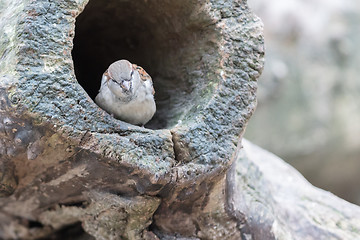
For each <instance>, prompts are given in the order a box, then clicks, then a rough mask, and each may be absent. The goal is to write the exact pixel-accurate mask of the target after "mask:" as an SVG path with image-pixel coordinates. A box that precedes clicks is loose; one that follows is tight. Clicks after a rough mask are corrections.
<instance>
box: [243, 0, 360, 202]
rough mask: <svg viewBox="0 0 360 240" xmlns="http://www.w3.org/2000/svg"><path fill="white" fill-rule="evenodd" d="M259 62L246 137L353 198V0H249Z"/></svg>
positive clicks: (357, 123)
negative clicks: (257, 21) (260, 47)
mask: <svg viewBox="0 0 360 240" xmlns="http://www.w3.org/2000/svg"><path fill="white" fill-rule="evenodd" d="M248 4H249V6H250V7H251V8H252V9H253V10H254V12H255V13H256V14H257V15H258V16H259V17H260V18H261V19H262V21H263V23H264V34H265V46H266V54H265V59H266V60H265V69H264V72H263V74H262V76H261V78H260V79H259V89H258V107H257V110H256V112H255V114H254V116H253V117H252V118H251V120H250V122H249V125H248V127H247V130H246V134H245V138H247V139H249V140H250V141H252V142H254V143H256V144H258V145H259V146H261V147H263V148H265V149H267V150H269V151H271V152H273V153H275V154H276V155H278V156H280V157H281V158H283V159H284V160H286V161H287V162H289V163H290V164H291V165H292V166H294V167H295V168H297V169H298V170H299V171H300V172H301V173H302V174H303V175H304V176H305V177H306V178H307V179H308V180H309V181H310V182H311V183H312V184H313V185H315V186H317V187H320V188H323V189H325V190H328V191H331V192H333V193H334V194H336V195H338V196H339V197H341V198H344V199H346V200H348V201H350V202H352V203H355V204H358V205H360V77H359V76H360V2H359V0H272V1H268V0H248Z"/></svg>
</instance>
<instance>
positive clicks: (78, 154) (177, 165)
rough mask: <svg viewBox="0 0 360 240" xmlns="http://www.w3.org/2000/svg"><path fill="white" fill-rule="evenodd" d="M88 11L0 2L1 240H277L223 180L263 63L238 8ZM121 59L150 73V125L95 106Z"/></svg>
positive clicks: (68, 4) (152, 6)
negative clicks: (104, 78) (154, 105)
mask: <svg viewBox="0 0 360 240" xmlns="http://www.w3.org/2000/svg"><path fill="white" fill-rule="evenodd" d="M86 4H87V1H85V0H77V1H75V0H65V1H60V2H49V1H45V0H39V1H26V0H17V1H11V2H10V1H0V7H1V8H0V10H1V11H0V13H1V25H0V31H1V39H0V55H1V56H2V57H1V60H2V61H1V63H0V71H1V89H0V104H1V105H0V136H1V138H0V139H1V141H0V154H1V166H0V170H1V178H0V180H1V182H0V184H1V185H0V187H1V189H0V190H1V191H0V194H1V197H2V198H1V199H0V209H1V211H0V237H1V238H23V239H36V238H44V237H52V238H59V239H65V238H66V237H70V238H71V239H76V238H79V239H91V238H93V237H95V238H96V239H120V238H122V239H159V238H160V239H240V238H244V239H248V237H249V236H252V237H253V239H264V238H261V237H262V236H266V237H268V238H269V239H272V238H277V237H278V231H274V230H273V229H272V228H270V227H269V226H271V224H270V223H271V218H270V217H269V221H265V222H264V221H263V219H262V218H261V217H260V218H254V217H258V215H257V214H258V212H253V211H246V210H248V209H252V208H251V207H254V206H255V205H253V204H252V203H251V202H250V203H249V207H248V208H246V209H243V208H242V206H247V205H243V204H245V203H246V204H248V202H239V201H242V200H241V196H242V195H244V196H247V195H246V194H248V190H249V189H244V191H245V192H242V189H239V187H241V186H242V184H245V183H244V182H242V181H243V180H244V179H245V178H244V177H245V176H247V175H246V174H245V175H244V176H243V177H242V176H241V175H234V173H233V169H234V168H235V165H234V161H235V160H236V159H239V156H238V154H239V153H240V147H241V143H240V141H241V135H242V133H243V131H244V128H245V125H246V123H247V121H248V119H249V117H250V116H251V114H252V112H253V110H254V108H255V104H256V98H255V91H256V79H257V78H258V76H259V74H260V72H261V70H262V67H263V54H264V49H263V38H262V35H261V22H260V21H259V20H258V19H257V18H256V17H255V16H254V15H253V14H252V13H251V11H250V10H249V9H248V7H247V5H246V3H245V2H243V1H200V0H185V1H181V2H180V1H175V0H173V1H170V0H162V1H160V0H153V1H140V0H137V1H135V0H132V1H127V0H117V1H115V0H113V1H106V2H105V1H100V0H91V1H90V2H89V3H88V5H86ZM85 6H86V8H85ZM84 8H85V10H84ZM83 10H84V11H83ZM82 11H83V13H82V14H81V15H79V14H80V13H81V12H82ZM75 19H77V24H76V29H77V30H75ZM109 19H110V20H109ZM74 33H75V35H76V37H75V39H73V38H74ZM73 40H74V44H75V45H74V46H73ZM73 47H74V48H73ZM72 49H73V52H72ZM94 56H95V57H94ZM119 58H128V59H130V60H131V61H132V62H134V63H137V64H139V65H142V66H144V67H145V69H146V70H148V71H149V72H150V73H151V75H152V76H153V80H154V83H155V88H156V91H157V92H158V95H157V96H156V97H157V100H158V112H157V115H156V116H155V118H154V120H153V121H152V122H151V123H150V124H149V125H148V127H149V128H152V129H149V128H140V127H136V126H132V125H130V124H127V123H124V122H121V121H118V120H115V119H114V118H112V117H111V116H110V115H108V114H106V113H105V112H104V111H103V110H101V109H100V108H99V107H97V105H96V104H95V103H94V102H93V100H92V98H93V97H94V93H96V91H97V89H98V85H99V81H100V79H99V76H98V75H99V74H100V75H101V73H102V71H103V70H104V68H106V64H107V63H108V62H111V61H113V60H117V59H119ZM73 63H74V64H73ZM103 65H105V67H104V68H103ZM75 73H76V76H75ZM85 90H86V91H85ZM238 161H240V160H238ZM229 169H230V172H229ZM249 174H253V173H251V172H249ZM248 177H249V179H252V181H253V184H255V185H256V184H257V180H258V179H256V176H254V175H249V176H248ZM264 181H265V180H264ZM260 187H261V186H259V189H256V191H259V192H260V193H261V194H264V192H266V187H264V189H263V188H260ZM234 189H237V190H234ZM252 190H253V189H252ZM238 197H239V198H238ZM253 199H255V200H256V199H257V198H253ZM263 206H264V209H265V210H267V209H268V208H269V209H272V206H273V205H271V204H270V203H269V204H267V203H264V205H263ZM269 211H270V210H269ZM269 224H270V225H269ZM299 224H301V223H299ZM351 226H356V225H351ZM284 229H285V230H284V231H287V229H290V226H287V225H284ZM289 231H290V230H289ZM304 231H306V229H305V230H304ZM312 231H313V232H314V234H312V232H310V233H309V236H317V235H318V234H319V232H318V231H317V229H312ZM296 234H298V232H296V231H294V236H297V235H296Z"/></svg>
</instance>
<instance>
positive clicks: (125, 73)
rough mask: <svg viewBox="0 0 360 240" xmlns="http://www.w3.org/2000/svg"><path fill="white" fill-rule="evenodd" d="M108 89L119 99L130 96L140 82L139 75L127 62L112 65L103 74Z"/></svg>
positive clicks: (120, 61) (122, 61)
mask: <svg viewBox="0 0 360 240" xmlns="http://www.w3.org/2000/svg"><path fill="white" fill-rule="evenodd" d="M104 76H105V77H106V78H107V84H108V86H109V89H110V90H111V91H112V92H113V93H114V94H115V95H116V96H117V97H120V98H124V97H126V98H128V97H129V96H132V95H133V94H134V92H135V91H136V89H137V88H138V85H139V82H140V76H139V73H138V72H137V71H136V69H134V68H133V65H132V64H131V63H130V62H129V61H127V60H119V61H116V62H114V63H112V64H111V65H110V66H109V68H108V69H107V70H106V72H105V73H104Z"/></svg>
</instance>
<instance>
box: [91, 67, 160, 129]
mask: <svg viewBox="0 0 360 240" xmlns="http://www.w3.org/2000/svg"><path fill="white" fill-rule="evenodd" d="M154 94H155V91H154V87H153V83H152V80H151V77H150V75H149V74H147V72H145V70H144V69H143V68H142V67H140V66H138V65H136V64H131V63H130V62H129V61H127V60H119V61H116V62H114V63H112V64H111V65H110V66H109V68H108V69H107V70H106V71H105V72H104V74H103V75H102V79H101V87H100V90H99V93H98V95H97V96H96V98H95V102H96V103H97V105H99V107H101V108H102V109H104V110H105V111H106V112H108V113H109V114H111V115H113V116H114V117H115V118H117V119H120V120H122V121H125V122H128V123H131V124H134V125H139V126H144V125H145V124H146V123H147V122H148V121H149V120H150V119H151V118H152V117H153V116H154V113H155V111H156V105H155V100H154Z"/></svg>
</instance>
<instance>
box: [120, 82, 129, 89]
mask: <svg viewBox="0 0 360 240" xmlns="http://www.w3.org/2000/svg"><path fill="white" fill-rule="evenodd" d="M121 87H122V88H123V89H125V90H126V91H129V90H130V88H131V81H122V82H121Z"/></svg>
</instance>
